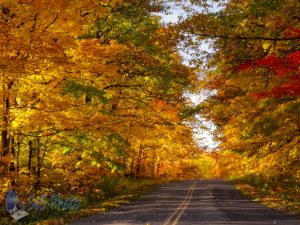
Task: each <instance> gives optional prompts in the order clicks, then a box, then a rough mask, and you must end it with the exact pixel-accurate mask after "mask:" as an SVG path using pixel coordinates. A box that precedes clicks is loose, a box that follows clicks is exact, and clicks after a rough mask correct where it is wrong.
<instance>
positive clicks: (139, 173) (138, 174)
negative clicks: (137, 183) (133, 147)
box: [136, 148, 144, 176]
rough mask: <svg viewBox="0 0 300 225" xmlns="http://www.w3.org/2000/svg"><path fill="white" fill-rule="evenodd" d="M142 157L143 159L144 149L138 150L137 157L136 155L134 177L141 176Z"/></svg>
mask: <svg viewBox="0 0 300 225" xmlns="http://www.w3.org/2000/svg"><path fill="white" fill-rule="evenodd" d="M143 157H144V149H143V148H140V150H139V155H138V159H137V166H136V175H137V176H140V175H141V174H142V169H143V168H142V167H143V165H142V161H143Z"/></svg>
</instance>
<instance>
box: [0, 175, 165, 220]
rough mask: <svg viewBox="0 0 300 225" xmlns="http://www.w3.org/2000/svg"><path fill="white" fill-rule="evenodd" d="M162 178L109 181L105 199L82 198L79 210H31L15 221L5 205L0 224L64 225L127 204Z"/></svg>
mask: <svg viewBox="0 0 300 225" xmlns="http://www.w3.org/2000/svg"><path fill="white" fill-rule="evenodd" d="M166 182H168V181H167V180H161V179H121V180H118V182H107V184H105V186H104V187H103V189H107V190H105V195H104V197H103V199H101V200H97V201H88V200H87V199H82V204H81V209H80V210H79V211H73V212H72V211H71V212H70V211H63V210H44V211H42V212H40V211H38V212H31V213H30V215H29V216H27V217H25V218H24V219H21V220H20V221H18V222H17V221H13V220H12V218H10V216H9V215H8V214H6V213H5V209H4V207H3V208H2V209H0V210H1V212H0V225H25V224H26V225H63V224H67V223H70V222H71V221H74V220H77V219H79V218H81V217H88V216H91V215H95V214H99V213H103V212H106V211H108V210H110V209H113V208H116V207H118V206H121V205H124V204H127V203H129V202H131V201H133V200H136V199H138V198H141V197H142V196H143V195H145V194H146V193H148V192H150V191H151V190H153V189H154V188H155V187H157V186H158V185H159V184H162V183H166Z"/></svg>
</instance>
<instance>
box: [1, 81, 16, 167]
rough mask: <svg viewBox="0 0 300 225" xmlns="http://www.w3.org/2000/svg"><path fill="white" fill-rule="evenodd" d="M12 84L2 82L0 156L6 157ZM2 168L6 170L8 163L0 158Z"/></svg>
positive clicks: (7, 152)
mask: <svg viewBox="0 0 300 225" xmlns="http://www.w3.org/2000/svg"><path fill="white" fill-rule="evenodd" d="M12 86H13V82H10V83H9V84H8V85H5V84H3V86H2V87H3V110H2V113H3V115H2V129H1V148H0V149H1V158H3V157H6V156H7V155H8V154H9V148H10V140H9V109H10V93H9V92H10V90H11V88H12ZM0 162H1V164H2V166H3V167H4V170H5V171H7V170H8V168H9V167H8V165H7V163H5V160H4V162H3V161H2V160H0Z"/></svg>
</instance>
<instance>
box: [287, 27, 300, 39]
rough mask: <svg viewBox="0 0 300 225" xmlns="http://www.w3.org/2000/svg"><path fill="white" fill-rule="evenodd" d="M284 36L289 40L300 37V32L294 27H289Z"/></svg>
mask: <svg viewBox="0 0 300 225" xmlns="http://www.w3.org/2000/svg"><path fill="white" fill-rule="evenodd" d="M284 36H285V37H289V38H293V37H300V30H299V29H297V28H295V27H292V26H287V27H286V31H285V33H284Z"/></svg>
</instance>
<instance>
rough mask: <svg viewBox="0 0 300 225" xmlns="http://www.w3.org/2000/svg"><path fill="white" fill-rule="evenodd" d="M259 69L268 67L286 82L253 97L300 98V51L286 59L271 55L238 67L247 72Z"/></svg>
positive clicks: (239, 69)
mask: <svg viewBox="0 0 300 225" xmlns="http://www.w3.org/2000/svg"><path fill="white" fill-rule="evenodd" d="M299 34H300V31H299ZM257 67H266V68H268V69H269V70H271V71H273V72H274V73H275V74H276V76H277V77H278V78H279V79H280V78H285V80H284V81H283V83H282V84H280V85H279V86H277V87H274V88H273V89H272V90H270V91H269V92H259V93H253V94H252V96H253V97H254V98H256V99H262V98H268V97H275V98H282V97H284V96H300V68H299V67H300V51H295V52H293V53H291V54H288V55H287V56H285V57H284V58H280V57H279V56H276V55H270V56H267V57H265V58H262V59H260V60H257V61H256V62H251V63H245V64H243V65H241V66H239V67H238V71H245V70H249V69H254V68H257ZM286 79H287V81H286Z"/></svg>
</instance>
